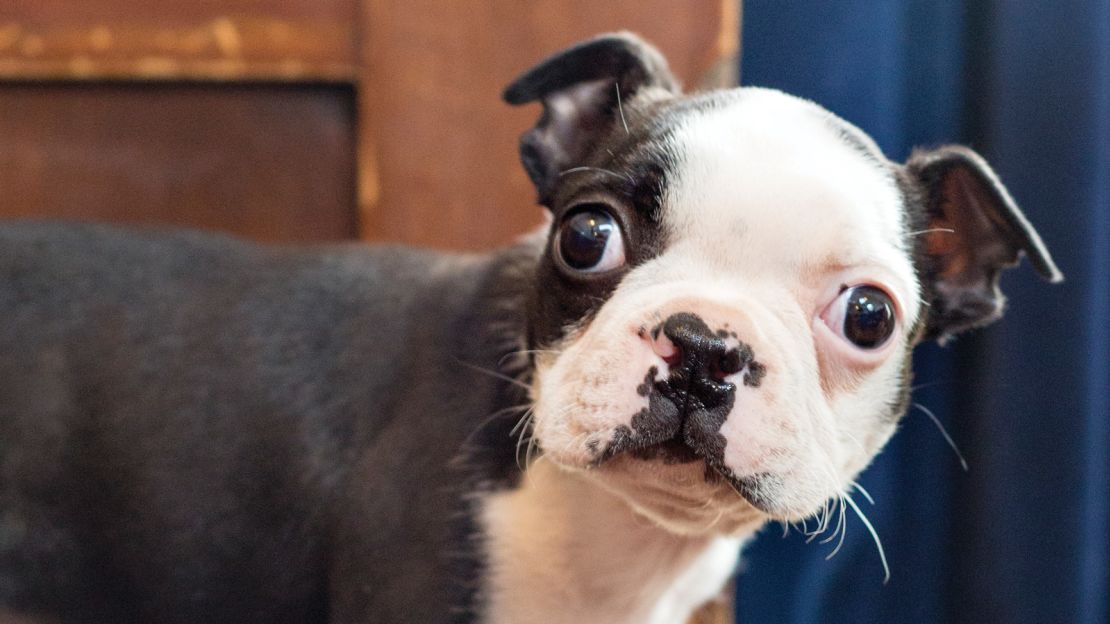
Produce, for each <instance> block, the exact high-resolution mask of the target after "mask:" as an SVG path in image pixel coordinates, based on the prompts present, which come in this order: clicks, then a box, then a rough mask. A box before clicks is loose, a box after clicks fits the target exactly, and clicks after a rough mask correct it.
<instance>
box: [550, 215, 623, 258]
mask: <svg viewBox="0 0 1110 624" xmlns="http://www.w3.org/2000/svg"><path fill="white" fill-rule="evenodd" d="M555 244H556V248H557V249H558V253H559V256H560V257H561V258H562V259H563V262H565V263H566V265H567V266H569V267H570V268H572V269H575V270H577V271H583V272H588V273H600V272H602V271H609V270H612V269H616V268H618V267H620V266H623V265H624V241H623V240H622V237H621V230H620V226H619V225H617V221H616V219H614V218H613V217H612V215H610V214H609V212H608V211H606V210H603V209H601V208H594V207H592V206H591V207H588V208H585V209H583V210H578V211H576V212H574V213H572V214H570V215H569V216H567V217H566V218H565V219H564V220H563V223H562V224H561V225H560V226H559V232H558V236H557V240H556V242H555Z"/></svg>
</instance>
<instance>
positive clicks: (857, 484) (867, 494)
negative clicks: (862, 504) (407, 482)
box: [851, 481, 875, 505]
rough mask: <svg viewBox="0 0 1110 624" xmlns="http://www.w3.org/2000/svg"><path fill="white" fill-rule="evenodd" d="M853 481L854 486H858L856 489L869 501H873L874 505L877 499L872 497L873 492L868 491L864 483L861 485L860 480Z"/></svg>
mask: <svg viewBox="0 0 1110 624" xmlns="http://www.w3.org/2000/svg"><path fill="white" fill-rule="evenodd" d="M851 483H852V487H854V488H856V490H857V491H858V492H859V493H860V494H863V497H864V498H866V499H867V502H869V503H871V504H872V505H874V504H875V499H874V498H871V493H870V492H868V491H867V490H866V489H865V488H864V487H863V486H862V485H860V484H859V482H857V481H852V482H851Z"/></svg>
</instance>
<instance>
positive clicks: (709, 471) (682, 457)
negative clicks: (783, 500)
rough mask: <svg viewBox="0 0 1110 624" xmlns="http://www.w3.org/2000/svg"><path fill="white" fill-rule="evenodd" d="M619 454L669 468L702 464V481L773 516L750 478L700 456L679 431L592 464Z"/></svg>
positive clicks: (631, 459)
mask: <svg viewBox="0 0 1110 624" xmlns="http://www.w3.org/2000/svg"><path fill="white" fill-rule="evenodd" d="M622 455H627V456H628V458H629V460H630V461H632V462H636V463H640V462H643V463H651V462H659V463H663V464H671V465H680V464H681V465H687V464H693V463H695V462H703V463H704V466H705V479H706V481H709V482H718V483H721V484H722V485H723V486H724V487H728V488H730V489H732V490H733V491H735V492H736V493H737V494H738V495H740V496H741V497H742V498H743V499H744V500H745V501H747V503H748V504H749V505H751V506H752V507H754V508H755V509H757V510H759V511H760V512H762V513H764V514H767V515H769V516H773V515H774V510H773V509H771V505H770V501H767V500H766V499H765V498H764V497H762V496H759V495H758V493H757V492H756V490H755V486H754V485H753V484H752V483H751V482H750V479H751V478H744V477H738V476H737V475H736V474H734V473H733V472H732V470H730V469H729V468H728V467H727V466H724V465H722V464H720V463H719V462H717V461H712V460H710V459H708V458H706V457H705V456H703V455H702V454H701V453H699V452H698V451H697V450H696V449H694V448H692V447H690V446H689V445H688V444H686V442H685V441H684V440H683V436H682V432H681V431H678V432H676V433H675V434H674V435H672V436H671V437H669V438H666V439H664V440H657V441H649V442H645V443H642V444H638V445H635V446H631V447H629V448H626V449H623V450H621V451H620V452H618V453H614V454H613V455H610V456H608V457H606V458H605V459H603V460H602V461H600V462H598V463H597V464H596V465H597V466H603V465H604V464H606V463H608V462H609V460H611V459H615V458H617V457H620V456H622ZM752 478H754V477H752Z"/></svg>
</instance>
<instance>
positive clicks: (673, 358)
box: [662, 346, 682, 367]
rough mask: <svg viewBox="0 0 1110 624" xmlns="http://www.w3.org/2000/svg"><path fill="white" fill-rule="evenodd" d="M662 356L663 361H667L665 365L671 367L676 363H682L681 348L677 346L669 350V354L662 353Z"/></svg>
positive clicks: (676, 364)
mask: <svg viewBox="0 0 1110 624" xmlns="http://www.w3.org/2000/svg"><path fill="white" fill-rule="evenodd" d="M662 357H663V361H664V362H666V363H667V366H671V367H674V366H678V365H680V364H682V349H681V348H679V347H678V346H675V348H674V350H673V351H671V354H670V355H664V356H662Z"/></svg>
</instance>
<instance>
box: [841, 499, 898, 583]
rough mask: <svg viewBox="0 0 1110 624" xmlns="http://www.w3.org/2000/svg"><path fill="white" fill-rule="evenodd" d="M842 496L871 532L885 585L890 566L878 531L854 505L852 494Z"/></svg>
mask: <svg viewBox="0 0 1110 624" xmlns="http://www.w3.org/2000/svg"><path fill="white" fill-rule="evenodd" d="M844 496H845V497H844V500H845V501H846V502H847V503H848V504H849V505H851V506H852V511H854V512H856V515H857V516H859V519H860V522H863V526H865V527H867V532H868V533H870V534H871V539H873V540H874V541H875V548H876V549H878V551H879V559H880V560H881V561H882V562H883V585H886V584H887V583H889V582H890V566H889V565H888V564H887V562H886V551H884V550H883V542H882V540H880V539H879V533H878V532H877V531H875V527H873V526H871V521H870V520H868V519H867V516H865V515H864V514H863V511H861V510H860V508H859V505H856V501H854V500H852V495H851V494H848V493H845V495H844Z"/></svg>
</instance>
